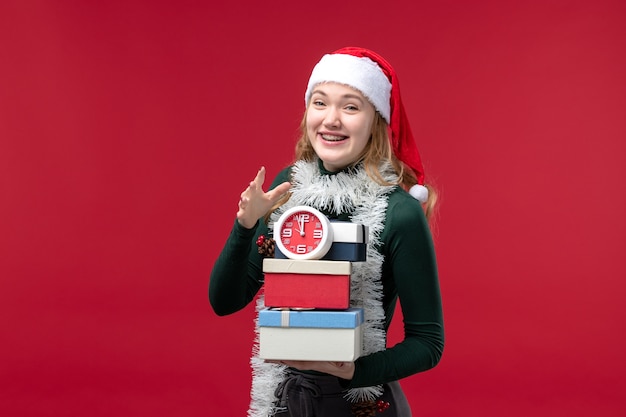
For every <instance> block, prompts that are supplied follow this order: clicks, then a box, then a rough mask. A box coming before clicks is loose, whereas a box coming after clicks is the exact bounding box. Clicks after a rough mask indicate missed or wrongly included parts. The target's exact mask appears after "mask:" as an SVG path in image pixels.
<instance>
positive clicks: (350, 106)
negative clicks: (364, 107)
mask: <svg viewBox="0 0 626 417" xmlns="http://www.w3.org/2000/svg"><path fill="white" fill-rule="evenodd" d="M358 109H359V108H358V107H357V106H353V105H348V106H346V110H350V111H357V110H358Z"/></svg>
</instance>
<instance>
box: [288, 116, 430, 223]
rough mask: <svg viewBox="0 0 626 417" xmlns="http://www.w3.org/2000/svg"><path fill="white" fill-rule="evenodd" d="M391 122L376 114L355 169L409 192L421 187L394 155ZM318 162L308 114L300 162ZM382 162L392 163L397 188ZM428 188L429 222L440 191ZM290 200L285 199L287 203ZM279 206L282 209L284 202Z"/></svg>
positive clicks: (298, 149) (425, 205) (302, 130)
mask: <svg viewBox="0 0 626 417" xmlns="http://www.w3.org/2000/svg"><path fill="white" fill-rule="evenodd" d="M387 126H388V125H387V122H385V119H383V117H382V116H381V115H380V113H378V112H376V114H375V116H374V122H373V123H372V134H371V137H370V140H369V142H368V143H367V145H366V146H365V149H364V150H363V153H362V154H361V156H360V157H359V158H357V160H356V161H355V162H354V163H353V164H352V165H353V166H354V165H356V164H358V163H360V162H363V166H364V167H365V172H367V175H369V177H370V178H372V180H374V181H375V182H377V183H378V184H381V185H400V186H401V187H402V188H404V189H405V190H408V189H409V188H411V187H412V186H413V185H415V184H417V179H416V178H415V174H414V173H413V170H412V169H411V168H409V167H408V166H407V165H406V164H404V163H403V162H402V161H400V160H399V159H398V158H397V157H396V156H395V155H394V153H393V149H392V148H391V142H390V140H389V134H388V129H387ZM316 158H317V155H316V154H315V150H314V149H313V146H312V145H311V141H310V140H309V137H308V135H307V132H306V112H305V113H304V117H303V118H302V122H301V123H300V139H299V140H298V142H297V143H296V155H295V159H296V161H299V160H304V161H308V162H312V161H314V160H315V159H316ZM382 162H389V163H391V166H392V167H393V170H394V171H395V173H396V174H397V175H398V181H397V183H396V184H392V183H389V182H388V181H386V180H385V179H384V178H383V175H382V173H381V172H380V170H379V167H380V165H381V163H382ZM425 186H426V188H428V200H427V201H426V202H425V203H423V204H422V208H423V209H424V214H425V215H426V218H427V219H428V220H429V221H431V220H432V218H433V215H434V212H435V206H436V203H437V191H436V190H435V188H434V187H433V186H432V185H429V184H425ZM287 199H288V197H287V198H286V199H285V201H287ZM285 201H283V202H279V206H280V205H281V204H284V202H285Z"/></svg>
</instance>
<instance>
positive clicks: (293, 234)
mask: <svg viewBox="0 0 626 417" xmlns="http://www.w3.org/2000/svg"><path fill="white" fill-rule="evenodd" d="M332 234H333V230H332V228H331V226H330V220H328V217H326V216H325V215H324V214H323V213H322V212H320V211H319V210H317V209H314V208H312V207H308V206H295V207H292V208H290V209H288V210H287V211H285V212H284V213H283V214H282V215H281V216H280V217H279V218H278V220H277V221H276V222H275V223H274V240H275V241H276V245H277V246H278V248H279V249H280V251H281V252H282V253H283V254H284V255H285V256H286V257H287V258H289V259H320V258H322V257H323V256H324V255H326V253H327V252H328V250H329V249H330V247H331V245H332V244H333V236H332Z"/></svg>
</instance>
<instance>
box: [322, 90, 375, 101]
mask: <svg viewBox="0 0 626 417" xmlns="http://www.w3.org/2000/svg"><path fill="white" fill-rule="evenodd" d="M313 94H319V95H321V96H324V97H328V94H326V93H325V92H323V91H322V90H313V92H312V93H311V95H313ZM341 98H343V99H356V100H359V101H360V102H363V99H362V98H361V96H359V95H357V94H350V93H347V94H343V95H342V96H341Z"/></svg>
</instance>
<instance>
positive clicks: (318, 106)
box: [306, 83, 376, 172]
mask: <svg viewBox="0 0 626 417" xmlns="http://www.w3.org/2000/svg"><path fill="white" fill-rule="evenodd" d="M375 113H376V111H375V110H374V106H372V104H371V103H370V102H369V101H368V100H367V99H366V98H365V97H364V96H363V94H361V93H360V92H359V91H357V90H355V89H354V88H352V87H348V86H345V85H343V84H337V83H322V84H318V85H317V86H316V87H315V88H314V89H313V93H312V94H311V101H310V103H309V107H308V109H307V113H306V130H307V135H308V137H309V140H310V141H311V145H312V146H313V149H314V150H315V153H316V154H317V156H319V158H320V159H321V160H322V162H323V163H324V168H326V169H327V170H329V171H331V172H336V171H340V170H342V169H343V168H346V167H347V166H349V165H351V164H353V163H354V162H356V161H357V160H358V159H359V158H360V157H361V155H362V154H363V150H364V149H365V146H366V145H367V142H368V141H369V139H370V136H371V132H372V123H373V122H374V116H375Z"/></svg>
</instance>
